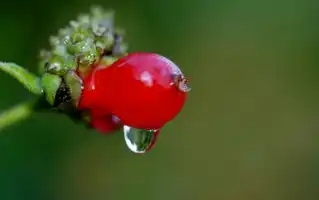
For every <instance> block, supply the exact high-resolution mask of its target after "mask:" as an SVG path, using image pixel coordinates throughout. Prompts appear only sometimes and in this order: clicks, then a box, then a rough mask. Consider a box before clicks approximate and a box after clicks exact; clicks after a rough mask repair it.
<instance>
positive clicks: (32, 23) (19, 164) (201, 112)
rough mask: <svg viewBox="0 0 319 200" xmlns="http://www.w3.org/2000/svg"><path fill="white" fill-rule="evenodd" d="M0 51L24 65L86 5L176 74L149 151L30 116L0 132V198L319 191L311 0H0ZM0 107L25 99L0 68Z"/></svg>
mask: <svg viewBox="0 0 319 200" xmlns="http://www.w3.org/2000/svg"><path fill="white" fill-rule="evenodd" d="M1 4H2V5H1V12H0V25H1V31H0V44H1V47H2V48H1V49H0V59H1V60H3V61H11V62H16V63H18V64H20V65H22V66H25V67H27V68H28V69H30V71H33V72H36V69H37V54H38V51H39V49H41V48H43V47H47V45H48V37H49V35H51V34H55V33H56V32H57V30H58V29H59V28H60V27H64V26H65V25H66V24H67V23H68V21H69V20H71V19H73V18H75V17H76V16H77V15H78V14H79V13H83V12H87V11H88V10H89V6H90V5H92V4H99V5H103V6H104V7H106V8H113V9H115V10H116V22H117V25H118V26H120V27H123V28H125V29H126V33H127V36H126V41H128V42H129V45H130V49H129V50H130V51H152V52H157V53H160V54H162V55H164V56H167V57H168V58H170V59H172V60H173V61H174V62H175V63H177V64H178V65H179V66H180V67H181V68H182V70H183V71H184V73H185V74H186V75H187V76H188V77H189V79H190V84H191V87H192V91H191V93H190V94H189V99H188V101H187V103H186V105H185V108H184V110H183V112H181V113H180V115H179V116H178V117H177V118H176V119H175V120H174V121H172V122H171V123H170V124H168V125H167V126H166V127H165V128H164V130H163V132H162V134H161V135H160V138H159V141H158V143H157V145H156V148H154V149H153V150H152V151H151V152H149V153H148V154H145V155H142V156H141V155H134V154H132V153H131V152H129V150H128V149H127V148H126V146H125V144H124V140H123V134H122V133H117V134H112V135H109V136H103V135H100V134H98V133H96V132H94V131H92V130H87V129H86V128H85V127H84V126H83V125H80V124H75V123H73V122H72V121H71V120H69V119H68V118H67V117H65V116H60V115H57V114H45V113H38V114H36V115H35V116H34V117H32V118H30V119H29V120H27V121H24V122H22V123H20V124H18V125H16V126H13V127H10V128H9V129H7V130H6V131H4V132H2V133H1V135H0V158H1V159H0V199H1V200H2V199H3V200H22V199H26V200H29V199H30V200H31V199H32V200H38V199H39V200H50V199H59V200H64V199H66V200H73V199H74V200H102V199H110V200H113V199H114V200H122V199H123V200H124V199H131V200H133V199H139V200H144V199H145V200H166V199H169V200H170V199H172V200H212V199H218V200H285V199H287V200H293V199H296V200H300V199H302V200H308V199H309V200H311V199H318V195H319V192H318V190H317V189H318V187H319V142H318V141H319V140H318V139H319V137H318V135H319V106H318V102H319V95H318V86H319V80H318V77H319V67H318V66H319V57H318V54H319V2H318V1H314V0H304V1H297V0H291V1H288V0H277V1H272V0H267V1H266V0H264V1H253V0H241V1H235V0H229V1H216V0H211V1H208V0H197V1H180V0H159V1H150V0H131V1H129V0H118V1H113V0H111V1H101V0H100V1H89V0H79V1H59V0H56V1H40V0H39V1H36V0H29V1H15V0H13V1H7V2H2V3H1ZM0 77H1V78H0V84H1V100H0V109H2V110H5V109H7V108H9V107H11V106H13V105H15V104H17V103H19V102H22V101H25V100H27V99H29V98H31V97H32V96H31V95H30V94H28V92H27V91H26V90H24V89H23V88H22V87H21V86H20V84H19V83H17V82H16V81H15V80H14V79H12V78H11V77H9V76H8V75H6V74H4V73H0Z"/></svg>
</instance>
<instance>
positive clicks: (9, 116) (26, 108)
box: [0, 101, 35, 132]
mask: <svg viewBox="0 0 319 200" xmlns="http://www.w3.org/2000/svg"><path fill="white" fill-rule="evenodd" d="M34 107H35V102H34V101H30V102H25V103H21V104H18V105H16V106H14V107H12V108H10V109H9V110H6V111H4V112H2V113H1V114H0V132H1V131H3V130H4V129H5V128H7V127H9V126H12V125H14V124H16V123H18V122H20V121H22V120H25V119H27V118H28V117H30V116H31V115H32V114H33V113H34Z"/></svg>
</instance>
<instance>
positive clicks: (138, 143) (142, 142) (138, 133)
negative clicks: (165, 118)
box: [123, 125, 160, 154]
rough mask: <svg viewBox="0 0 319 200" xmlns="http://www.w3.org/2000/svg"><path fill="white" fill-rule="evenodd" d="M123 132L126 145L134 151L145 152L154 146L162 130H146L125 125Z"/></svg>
mask: <svg viewBox="0 0 319 200" xmlns="http://www.w3.org/2000/svg"><path fill="white" fill-rule="evenodd" d="M123 132H124V139H125V143H126V146H127V147H128V148H129V149H130V150H131V151H132V152H134V153H138V154H143V153H146V152H148V151H149V150H151V148H152V147H153V146H154V144H155V143H156V140H157V136H158V134H159V132H160V130H144V129H137V128H133V127H130V126H127V125H124V126H123Z"/></svg>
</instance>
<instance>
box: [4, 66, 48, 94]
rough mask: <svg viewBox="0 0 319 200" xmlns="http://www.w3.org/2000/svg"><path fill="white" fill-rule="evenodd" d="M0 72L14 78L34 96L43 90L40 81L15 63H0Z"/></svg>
mask: <svg viewBox="0 0 319 200" xmlns="http://www.w3.org/2000/svg"><path fill="white" fill-rule="evenodd" d="M0 70H2V71H4V72H6V73H8V74H9V75H11V76H12V77H14V78H15V79H16V80H18V81H19V82H20V83H22V84H23V86H24V87H25V88H26V89H27V90H29V91H30V92H31V93H33V94H36V95H40V94H42V92H43V90H42V87H41V85H40V79H39V78H38V77H37V76H36V75H34V74H32V73H30V72H28V71H27V70H26V69H24V68H23V67H21V66H19V65H17V64H15V63H10V62H0Z"/></svg>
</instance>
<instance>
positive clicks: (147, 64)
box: [80, 53, 189, 129]
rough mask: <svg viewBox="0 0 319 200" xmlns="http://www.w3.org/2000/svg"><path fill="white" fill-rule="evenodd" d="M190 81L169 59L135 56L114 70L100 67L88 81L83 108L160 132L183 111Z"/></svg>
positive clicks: (126, 58) (134, 125)
mask: <svg viewBox="0 0 319 200" xmlns="http://www.w3.org/2000/svg"><path fill="white" fill-rule="evenodd" d="M188 90H189V89H188V87H187V79H185V78H184V75H183V73H182V72H181V70H180V69H179V68H178V66H177V65H175V64H174V63H173V62H172V61H170V60H169V59H167V58H165V57H163V56H160V55H158V54H154V53H132V54H129V55H127V56H125V57H122V58H120V59H119V60H117V61H116V62H115V63H113V64H112V65H111V66H108V67H106V66H97V67H95V68H94V69H93V70H92V72H91V74H90V75H89V76H88V77H86V78H85V79H84V88H83V91H82V97H81V102H80V108H85V109H99V110H101V111H103V112H105V113H112V114H113V115H116V116H117V117H118V118H119V119H120V120H121V122H122V123H123V124H125V125H128V126H131V127H135V128H139V129H160V128H161V127H163V126H164V125H165V124H166V123H167V122H169V121H171V120H172V119H173V118H175V117H176V115H177V114H178V113H179V112H180V111H181V109H182V107H183V105H184V103H185V100H186V97H187V92H188Z"/></svg>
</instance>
